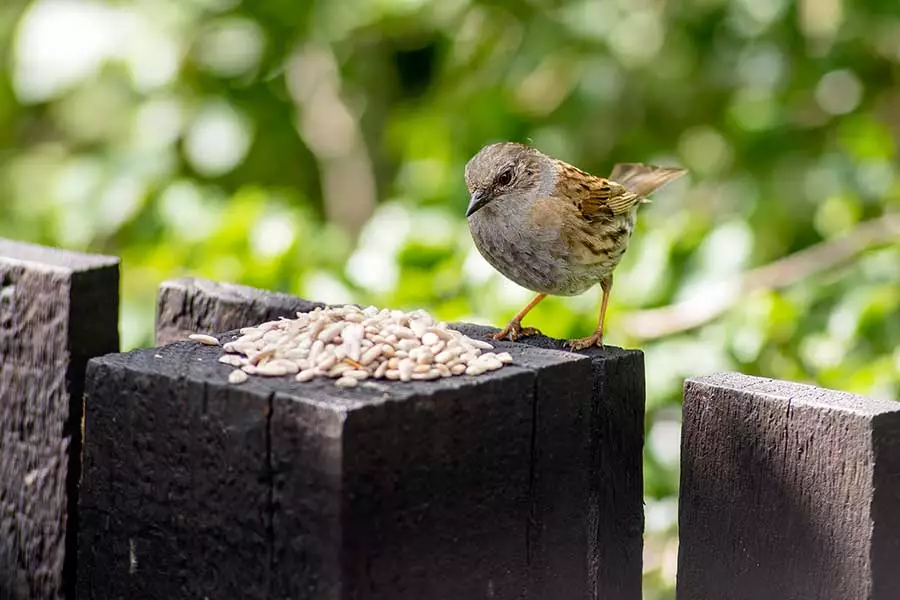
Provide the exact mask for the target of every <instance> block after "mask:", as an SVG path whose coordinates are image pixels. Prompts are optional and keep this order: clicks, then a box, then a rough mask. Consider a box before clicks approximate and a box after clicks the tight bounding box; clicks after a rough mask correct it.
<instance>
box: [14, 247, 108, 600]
mask: <svg viewBox="0 0 900 600" xmlns="http://www.w3.org/2000/svg"><path fill="white" fill-rule="evenodd" d="M118 264H119V261H118V259H117V258H112V257H106V256H95V255H85V254H78V253H74V252H65V251H62V250H56V249H51V248H44V247H41V246H33V245H30V244H23V243H19V242H11V241H7V240H0V598H4V599H7V598H8V599H12V600H20V599H21V600H24V599H26V598H42V599H45V598H46V599H53V598H62V597H69V598H74V583H75V573H74V570H75V557H76V552H75V541H76V540H75V532H76V527H77V512H76V509H77V491H78V488H77V486H78V478H79V475H80V466H81V465H80V456H79V454H80V452H81V420H82V392H83V389H84V376H85V367H86V364H87V361H88V359H89V358H91V357H93V356H98V355H100V354H104V353H108V352H116V351H118V348H119V333H118V332H119V329H118V319H119V308H118V307H119V270H118Z"/></svg>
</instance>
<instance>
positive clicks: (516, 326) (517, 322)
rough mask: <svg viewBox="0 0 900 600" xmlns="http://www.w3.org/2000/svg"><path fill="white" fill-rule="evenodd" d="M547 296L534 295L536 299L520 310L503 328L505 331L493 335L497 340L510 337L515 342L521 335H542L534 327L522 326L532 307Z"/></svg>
mask: <svg viewBox="0 0 900 600" xmlns="http://www.w3.org/2000/svg"><path fill="white" fill-rule="evenodd" d="M546 297H547V294H538V295H537V296H535V297H534V300H532V301H531V302H529V303H528V306H526V307H525V308H523V309H522V310H520V311H519V312H518V313H517V314H516V316H515V317H513V318H512V320H511V321H510V322H509V323H507V324H506V327H504V328H503V331H500V332H498V333H495V334H494V335H492V336H491V337H492V338H493V339H495V340H502V339H507V338H508V339H509V340H510V341H512V342H514V341H516V340H517V339H519V338H520V337H522V336H524V335H540V334H541V332H540V331H538V330H537V329H535V328H534V327H522V319H524V318H525V315H527V314H528V313H529V312H531V309H532V308H534V307H535V306H537V305H538V303H539V302H540V301H541V300H543V299H544V298H546Z"/></svg>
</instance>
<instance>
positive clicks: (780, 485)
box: [678, 374, 900, 600]
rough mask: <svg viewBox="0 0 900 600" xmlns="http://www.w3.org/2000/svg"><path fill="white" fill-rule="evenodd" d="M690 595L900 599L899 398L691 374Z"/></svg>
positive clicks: (682, 590)
mask: <svg viewBox="0 0 900 600" xmlns="http://www.w3.org/2000/svg"><path fill="white" fill-rule="evenodd" d="M683 427H684V428H683V432H682V450H681V453H682V454H681V456H682V465H681V504H680V514H679V532H680V543H679V556H678V598H679V599H680V600H713V599H716V600H718V599H720V598H730V599H733V600H742V599H747V600H751V599H752V600H758V599H760V598H779V599H784V600H794V599H796V600H800V599H806V598H817V599H820V600H829V599H833V600H846V599H849V598H853V599H861V600H890V599H896V598H900V569H898V565H900V403H896V402H889V401H881V400H872V399H867V398H863V397H860V396H855V395H852V394H847V393H843V392H836V391H831V390H824V389H820V388H816V387H812V386H808V385H802V384H797V383H786V382H781V381H773V380H770V379H761V378H757V377H747V376H744V375H737V374H720V375H714V376H710V377H703V378H699V379H692V380H689V381H688V382H687V383H686V384H685V394H684V426H683Z"/></svg>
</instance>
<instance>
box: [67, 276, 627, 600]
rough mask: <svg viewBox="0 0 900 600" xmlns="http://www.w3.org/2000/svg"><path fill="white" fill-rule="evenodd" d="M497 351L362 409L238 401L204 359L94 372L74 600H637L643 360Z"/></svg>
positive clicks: (320, 398)
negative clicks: (501, 364)
mask: <svg viewBox="0 0 900 600" xmlns="http://www.w3.org/2000/svg"><path fill="white" fill-rule="evenodd" d="M189 287H190V288H191V289H193V290H194V291H193V292H190V293H191V294H195V295H203V294H208V293H210V290H212V293H213V295H215V293H216V292H215V290H217V289H219V288H217V287H216V286H208V285H192V286H189ZM244 293H245V294H249V295H250V296H255V295H257V294H259V295H264V294H265V293H263V292H259V291H249V292H248V291H247V289H245V291H244ZM167 297H172V296H169V295H165V294H163V297H162V298H161V300H160V312H159V314H160V315H165V314H176V315H177V314H178V313H179V312H181V311H180V310H171V309H169V308H167V306H166V304H167V300H166V298H167ZM296 300H297V299H294V301H296ZM252 301H253V302H254V303H255V304H257V305H259V304H260V302H259V300H258V299H253V300H252ZM176 302H177V303H180V304H181V305H183V304H184V301H183V300H182V299H179V300H177V301H176ZM279 302H280V301H275V302H273V301H270V300H266V299H263V301H262V303H261V304H262V305H265V306H272V305H273V304H279ZM189 304H190V305H192V306H204V307H211V308H210V310H211V311H215V310H216V309H215V307H216V306H217V305H218V302H217V301H216V300H215V299H194V300H191V301H190V302H189ZM282 306H283V308H286V309H287V310H286V311H285V312H284V313H282V314H283V315H284V316H290V315H292V314H293V311H295V310H297V309H296V308H294V306H293V305H291V303H290V302H288V303H287V305H282ZM273 310H275V309H273ZM278 310H280V309H278ZM276 312H277V311H276ZM201 313H202V311H194V315H193V316H192V317H191V321H190V322H191V323H192V324H194V326H196V327H197V328H198V329H201V330H202V329H204V328H207V327H208V326H209V324H210V323H213V322H218V321H217V319H219V318H220V317H218V316H217V315H214V314H213V315H207V316H204V315H203V314H201ZM254 314H259V313H254ZM267 314H272V313H267ZM274 316H278V315H274ZM257 320H258V319H256V318H255V317H253V318H251V319H250V320H249V321H247V322H240V323H233V325H234V326H242V325H252V324H255V322H256V321H257ZM157 326H158V327H159V328H160V329H165V328H168V327H170V325H169V324H168V323H166V322H165V320H162V321H160V322H158V323H157ZM455 326H456V327H458V328H460V329H463V330H464V331H465V332H466V333H467V334H468V335H471V336H480V337H484V336H485V335H486V334H487V333H488V332H489V331H490V330H488V329H486V328H478V327H475V326H465V325H455ZM177 329H180V330H182V331H184V329H185V328H184V327H183V326H179V327H178V328H177ZM232 335H233V334H229V335H227V336H224V337H223V339H225V340H227V339H230V337H231V336H232ZM533 343H534V344H535V345H544V346H547V347H548V348H549V347H551V346H555V347H558V342H555V341H553V340H547V339H546V338H539V339H536V340H534V341H533ZM500 345H502V346H503V347H504V349H508V350H509V351H510V352H511V353H512V354H513V355H514V356H515V358H516V362H515V364H514V365H512V366H508V367H506V368H504V369H501V370H500V371H496V372H494V373H491V374H488V375H485V376H481V377H478V378H471V377H460V378H451V379H446V380H439V381H437V382H428V383H425V382H422V383H416V382H414V383H411V384H396V383H386V382H370V383H367V384H366V385H364V386H361V387H360V388H355V389H352V390H349V391H339V390H338V389H337V388H335V387H334V386H333V384H332V383H330V382H313V383H311V384H304V385H302V386H301V385H298V384H296V383H294V382H293V381H291V380H287V381H282V380H271V379H270V380H263V381H257V380H252V381H251V382H249V383H247V384H243V385H241V386H237V387H235V386H229V385H228V384H226V383H224V382H225V378H226V376H227V374H228V372H229V368H228V367H225V366H224V365H220V364H218V363H217V362H216V360H215V358H216V356H217V355H218V353H219V350H218V349H216V348H210V347H206V346H201V345H199V344H195V343H190V342H179V343H176V344H173V345H170V346H167V347H165V348H161V349H156V350H146V351H139V352H136V353H131V354H126V355H119V356H110V357H104V358H102V359H98V360H96V361H94V362H93V363H92V365H91V369H90V374H89V390H88V398H87V405H88V411H87V412H88V416H87V421H86V434H85V435H86V440H87V441H86V448H85V476H84V483H83V494H82V500H83V504H82V515H83V518H82V523H83V525H84V527H83V529H82V532H81V537H82V539H83V540H85V542H86V543H85V544H84V545H83V546H82V548H83V551H82V554H81V569H80V571H79V573H80V580H79V586H80V587H79V591H80V593H81V596H80V597H82V598H86V599H87V598H121V597H126V596H128V595H133V593H134V592H136V591H137V590H141V591H142V593H144V594H147V595H157V596H159V597H167V598H176V597H203V595H208V596H209V597H211V598H212V597H227V596H233V595H234V593H236V592H237V591H239V592H240V593H241V594H242V596H243V597H247V598H263V597H303V598H360V599H362V598H391V599H395V598H396V599H400V600H402V599H405V598H410V599H412V598H415V599H420V598H434V599H436V600H441V599H458V598H471V597H485V598H533V599H540V598H547V599H553V600H568V599H569V598H578V599H582V598H604V599H606V598H610V599H613V600H618V599H622V600H637V599H639V598H640V577H641V563H640V548H641V533H642V516H643V512H642V494H641V489H642V481H641V459H640V452H641V446H642V440H643V408H644V404H643V400H644V397H643V390H644V388H643V383H644V382H643V359H642V355H641V354H640V353H639V352H634V351H623V350H619V349H615V348H607V349H605V350H604V351H599V350H598V351H592V352H588V353H586V355H578V354H572V353H568V352H560V351H558V350H556V349H548V348H539V347H534V346H529V345H525V344H511V343H503V344H500ZM151 441H152V443H151ZM110 474H112V475H110ZM91 540H94V542H92V541H91ZM159 573H166V574H169V576H168V577H159V576H158V574H159Z"/></svg>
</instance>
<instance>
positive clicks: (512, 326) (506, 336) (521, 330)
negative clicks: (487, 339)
mask: <svg viewBox="0 0 900 600" xmlns="http://www.w3.org/2000/svg"><path fill="white" fill-rule="evenodd" d="M529 335H541V332H540V331H539V330H538V329H537V328H536V327H522V323H520V322H519V321H510V322H509V323H508V324H507V325H506V327H504V328H503V330H502V331H498V332H497V333H495V334H493V335H492V336H491V339H493V340H509V341H511V342H515V341H516V340H517V339H519V338H520V337H525V336H529Z"/></svg>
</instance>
